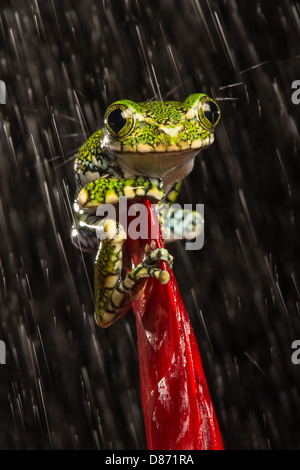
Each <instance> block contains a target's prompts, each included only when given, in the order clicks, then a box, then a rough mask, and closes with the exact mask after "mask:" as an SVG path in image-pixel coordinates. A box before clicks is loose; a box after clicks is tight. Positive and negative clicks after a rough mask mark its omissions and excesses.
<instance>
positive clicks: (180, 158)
mask: <svg viewBox="0 0 300 470" xmlns="http://www.w3.org/2000/svg"><path fill="white" fill-rule="evenodd" d="M219 121H220V109H219V107H218V105H217V103H216V102H215V101H214V100H213V99H212V98H210V97H209V96H207V95H206V94H202V93H195V94H192V95H190V96H188V97H187V98H186V99H185V101H183V102H177V101H146V102H142V103H136V102H134V101H130V100H118V101H116V102H114V103H113V104H111V105H110V106H109V107H108V108H107V110H106V112H105V117H104V127H103V128H102V129H100V130H98V131H97V132H95V133H94V134H93V135H92V136H91V137H89V138H88V139H87V141H86V142H84V144H83V145H82V146H81V148H80V149H79V152H78V155H77V157H76V160H75V165H74V169H75V183H76V197H75V203H74V225H73V227H72V233H71V237H72V241H73V243H74V244H75V245H76V246H78V247H79V248H80V249H82V250H84V251H87V252H96V253H97V254H96V258H95V276H94V277H95V278H94V286H95V320H96V322H97V324H98V325H100V326H101V327H107V326H109V325H111V324H113V323H114V322H115V321H116V320H118V319H119V318H121V317H122V316H123V315H125V313H126V312H127V311H128V309H129V307H130V306H131V304H132V302H133V301H134V299H135V298H137V296H138V295H140V293H141V291H142V289H143V287H144V285H145V282H146V280H147V279H149V278H150V277H155V278H156V279H158V280H159V282H161V283H162V284H166V283H167V282H169V273H168V271H167V270H164V269H162V268H161V261H165V262H166V263H167V265H168V266H170V267H172V262H173V258H172V256H171V255H170V254H169V252H168V250H166V249H165V248H156V247H155V244H152V245H151V247H149V246H147V247H146V252H145V258H144V260H143V261H142V262H141V263H140V264H138V265H137V266H135V267H133V268H132V269H130V270H128V269H127V274H126V276H125V277H123V278H122V268H124V263H125V260H126V255H127V254H126V248H125V247H126V244H125V241H126V239H127V233H126V230H124V227H123V226H122V225H121V223H120V222H118V221H117V220H115V219H113V218H107V217H106V218H105V217H101V216H99V215H97V211H98V209H99V207H101V206H103V205H111V204H113V205H118V204H119V202H120V200H121V198H122V197H126V198H127V200H139V199H141V198H143V197H146V198H148V199H150V200H151V201H153V202H154V203H156V204H157V207H158V213H159V215H160V217H159V220H160V223H161V224H162V226H163V225H164V222H165V221H166V219H167V218H168V217H170V214H172V216H173V218H174V213H172V205H173V204H174V202H175V201H176V199H177V196H178V193H179V191H180V188H181V185H182V181H183V179H184V178H185V177H186V176H187V175H188V174H189V173H190V172H191V171H192V169H193V166H194V160H195V157H196V155H197V154H198V153H199V152H200V151H201V150H203V149H205V148H207V147H209V146H210V145H211V144H212V143H213V141H214V130H215V128H216V126H217V124H218V122H219ZM166 207H167V208H168V209H169V210H166V209H165V208H166ZM180 220H182V214H179V217H178V223H180V222H179V221H180ZM176 225H177V223H176V224H175V226H176ZM175 226H174V225H173V229H172V228H171V230H169V232H168V236H167V239H166V240H165V242H166V243H167V242H168V241H171V240H172V239H174V237H173V233H172V231H173V230H175Z"/></svg>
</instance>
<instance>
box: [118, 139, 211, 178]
mask: <svg viewBox="0 0 300 470" xmlns="http://www.w3.org/2000/svg"><path fill="white" fill-rule="evenodd" d="M204 148H205V147H202V148H198V149H187V150H177V151H174V152H163V153H159V152H150V153H118V152H114V153H113V156H114V158H115V159H116V162H117V164H118V165H119V166H120V167H121V168H122V169H123V171H124V173H125V174H124V176H125V177H129V176H140V175H143V176H152V177H156V178H162V180H163V184H164V186H165V187H166V186H169V185H171V184H172V183H175V182H177V181H179V180H181V179H183V178H185V177H186V176H187V175H188V174H189V173H190V172H191V171H192V169H193V166H194V160H195V157H196V155H198V154H199V152H200V151H201V150H203V149H204Z"/></svg>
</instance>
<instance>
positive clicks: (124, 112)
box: [104, 103, 134, 137]
mask: <svg viewBox="0 0 300 470" xmlns="http://www.w3.org/2000/svg"><path fill="white" fill-rule="evenodd" d="M104 122H105V126H106V128H107V130H108V132H109V133H110V134H111V135H112V136H113V137H125V136H126V135H127V134H129V132H130V131H131V129H132V127H133V124H134V118H133V114H132V112H131V110H130V109H129V108H128V107H127V106H125V105H124V104H121V103H114V104H112V105H111V106H109V108H108V109H107V111H106V113H105V118H104Z"/></svg>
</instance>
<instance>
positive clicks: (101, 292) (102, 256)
mask: <svg viewBox="0 0 300 470" xmlns="http://www.w3.org/2000/svg"><path fill="white" fill-rule="evenodd" d="M100 226H101V228H102V229H103V232H102V233H103V236H105V238H104V240H103V241H102V242H101V243H100V247H99V250H98V253H97V256H96V260H95V279H94V283H95V306H96V311H95V319H96V322H97V323H98V325H100V326H102V327H103V328H105V327H107V326H110V325H111V324H112V323H114V322H115V321H117V320H118V319H119V318H120V317H122V316H124V315H125V314H126V312H127V310H128V309H129V307H130V306H131V304H132V302H133V301H134V300H135V298H136V297H137V296H138V295H139V293H140V292H141V290H142V289H143V287H144V285H145V282H146V281H147V279H148V278H150V277H155V278H157V279H158V280H159V281H160V282H161V283H162V284H166V283H167V282H168V281H169V273H168V271H164V270H162V269H161V268H160V267H159V265H160V262H161V261H166V262H167V263H168V265H169V266H170V267H172V261H173V258H172V256H171V255H169V253H168V251H167V250H166V249H164V248H157V249H155V250H154V251H152V252H151V253H150V254H149V253H148V255H147V256H146V258H145V259H144V261H143V262H142V263H140V264H138V265H137V266H136V267H135V268H134V269H132V271H130V272H129V273H128V274H127V276H126V277H125V279H124V280H122V279H121V271H122V251H123V250H122V247H123V244H124V242H125V241H126V233H125V231H124V229H123V227H122V226H121V224H119V223H118V222H116V221H114V220H111V219H106V220H104V221H102V223H101V224H100Z"/></svg>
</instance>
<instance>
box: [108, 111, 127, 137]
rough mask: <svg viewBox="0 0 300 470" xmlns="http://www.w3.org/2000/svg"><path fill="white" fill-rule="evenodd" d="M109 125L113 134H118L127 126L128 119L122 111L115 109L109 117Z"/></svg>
mask: <svg viewBox="0 0 300 470" xmlns="http://www.w3.org/2000/svg"><path fill="white" fill-rule="evenodd" d="M107 124H108V125H109V127H110V128H111V130H112V131H113V132H115V133H116V134H118V132H120V131H121V130H122V129H123V127H124V126H125V124H126V118H125V117H124V113H123V110H122V109H114V110H113V111H112V112H111V113H109V115H108V117H107Z"/></svg>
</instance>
